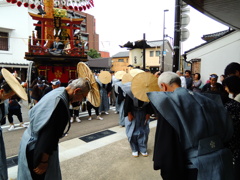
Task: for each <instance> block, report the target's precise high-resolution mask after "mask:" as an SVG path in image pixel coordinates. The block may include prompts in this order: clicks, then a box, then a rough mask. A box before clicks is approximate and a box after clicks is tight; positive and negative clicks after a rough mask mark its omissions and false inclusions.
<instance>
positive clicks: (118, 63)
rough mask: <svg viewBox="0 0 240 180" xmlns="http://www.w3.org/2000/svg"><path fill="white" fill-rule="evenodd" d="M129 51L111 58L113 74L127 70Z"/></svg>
mask: <svg viewBox="0 0 240 180" xmlns="http://www.w3.org/2000/svg"><path fill="white" fill-rule="evenodd" d="M128 65H129V51H124V52H119V53H117V54H115V55H113V56H112V67H111V70H112V71H114V72H117V71H125V72H128V70H129V67H128Z"/></svg>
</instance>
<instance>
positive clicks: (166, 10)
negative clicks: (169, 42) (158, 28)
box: [161, 9, 168, 72]
mask: <svg viewBox="0 0 240 180" xmlns="http://www.w3.org/2000/svg"><path fill="white" fill-rule="evenodd" d="M165 12H168V9H165V10H164V11H163V46H162V67H161V70H162V72H163V71H164V43H165Z"/></svg>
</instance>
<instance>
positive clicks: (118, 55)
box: [112, 51, 129, 58]
mask: <svg viewBox="0 0 240 180" xmlns="http://www.w3.org/2000/svg"><path fill="white" fill-rule="evenodd" d="M112 57H113V58H118V57H129V51H123V52H118V53H117V54H115V55H113V56H112Z"/></svg>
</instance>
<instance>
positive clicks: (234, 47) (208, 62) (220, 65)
mask: <svg viewBox="0 0 240 180" xmlns="http://www.w3.org/2000/svg"><path fill="white" fill-rule="evenodd" d="M239 47H240V31H237V30H236V31H231V32H228V33H226V34H225V35H223V36H221V37H219V38H216V39H214V40H212V41H210V42H206V43H204V44H202V45H200V46H198V47H196V48H193V49H190V50H188V51H186V52H185V55H184V56H185V58H186V61H187V62H189V63H191V64H192V68H191V70H192V71H193V73H196V72H198V73H200V74H201V79H202V81H203V82H204V83H205V82H206V81H207V80H208V79H209V75H210V74H213V73H215V74H217V75H218V76H220V75H222V74H224V69H225V67H226V66H227V65H228V64H229V63H231V62H238V63H240V53H239Z"/></svg>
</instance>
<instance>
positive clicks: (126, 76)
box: [122, 73, 133, 84]
mask: <svg viewBox="0 0 240 180" xmlns="http://www.w3.org/2000/svg"><path fill="white" fill-rule="evenodd" d="M132 79H133V77H132V76H131V74H130V73H126V74H124V75H123V77H122V83H123V84H125V83H127V82H131V81H132Z"/></svg>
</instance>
